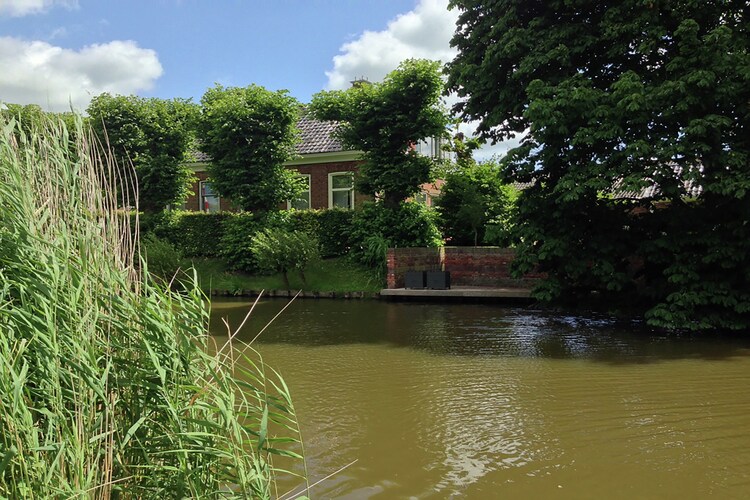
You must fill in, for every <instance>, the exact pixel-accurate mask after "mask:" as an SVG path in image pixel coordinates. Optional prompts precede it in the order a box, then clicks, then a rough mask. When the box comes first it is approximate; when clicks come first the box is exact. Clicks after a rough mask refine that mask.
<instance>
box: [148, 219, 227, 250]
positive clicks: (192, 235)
mask: <svg viewBox="0 0 750 500" xmlns="http://www.w3.org/2000/svg"><path fill="white" fill-rule="evenodd" d="M234 217H235V215H234V214H232V213H229V212H219V213H214V214H209V213H206V212H188V211H171V212H169V213H167V214H164V215H160V216H158V217H157V219H158V220H157V221H156V225H155V226H154V227H153V229H152V231H153V232H154V234H155V235H156V236H158V237H160V238H162V239H165V240H167V241H169V242H170V243H172V245H174V246H175V248H176V249H177V250H178V251H179V252H180V253H182V254H183V255H184V256H186V257H216V256H218V255H220V254H221V251H222V249H221V246H220V245H219V242H220V241H221V239H222V238H223V237H224V234H225V233H226V231H225V224H227V221H228V220H230V219H233V218H234ZM147 222H148V219H147ZM141 227H142V228H143V227H144V226H143V224H142V225H141Z"/></svg>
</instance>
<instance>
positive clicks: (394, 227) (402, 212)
mask: <svg viewBox="0 0 750 500" xmlns="http://www.w3.org/2000/svg"><path fill="white" fill-rule="evenodd" d="M376 236H378V237H380V238H382V240H383V241H385V243H386V245H387V247H400V248H404V247H436V246H440V245H441V244H442V242H443V240H442V238H441V235H440V231H439V230H438V227H437V224H436V214H435V212H433V211H432V210H430V209H429V208H427V207H425V206H424V205H421V204H419V203H414V202H402V203H401V204H399V206H398V207H397V208H389V207H386V206H385V205H383V204H382V203H366V204H365V205H363V206H362V208H361V209H360V210H358V211H356V213H355V214H354V219H353V221H352V236H351V241H352V250H351V251H352V254H353V255H354V256H355V258H357V259H358V260H360V261H361V262H363V263H368V260H371V257H370V256H368V254H372V252H371V251H369V250H368V247H372V245H373V244H374V243H373V242H374V240H373V239H372V238H373V237H376ZM378 244H379V245H380V243H378Z"/></svg>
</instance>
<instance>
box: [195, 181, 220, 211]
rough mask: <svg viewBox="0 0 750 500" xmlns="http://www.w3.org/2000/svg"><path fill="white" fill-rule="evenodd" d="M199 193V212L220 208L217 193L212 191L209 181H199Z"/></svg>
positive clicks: (218, 209)
mask: <svg viewBox="0 0 750 500" xmlns="http://www.w3.org/2000/svg"><path fill="white" fill-rule="evenodd" d="M200 194H201V196H200V210H201V212H218V211H220V210H221V206H220V202H219V195H218V194H217V193H216V191H214V188H213V186H212V185H211V183H210V182H208V181H201V183H200Z"/></svg>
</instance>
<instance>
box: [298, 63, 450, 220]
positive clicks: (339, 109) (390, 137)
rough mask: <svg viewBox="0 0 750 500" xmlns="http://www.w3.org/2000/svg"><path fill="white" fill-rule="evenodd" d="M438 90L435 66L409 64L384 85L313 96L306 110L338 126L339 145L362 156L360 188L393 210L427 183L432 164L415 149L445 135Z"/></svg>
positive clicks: (366, 84)
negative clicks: (340, 143) (380, 198)
mask: <svg viewBox="0 0 750 500" xmlns="http://www.w3.org/2000/svg"><path fill="white" fill-rule="evenodd" d="M442 90H443V81H442V78H441V75H440V64H439V63H438V62H435V61H427V60H419V59H410V60H407V61H404V62H403V63H401V65H399V67H398V68H397V69H396V70H394V71H393V72H391V73H390V74H388V76H386V77H385V79H384V80H383V81H382V82H379V83H369V82H362V83H359V84H355V85H354V86H353V87H351V88H349V89H347V90H336V91H330V92H321V93H319V94H316V95H315V96H313V100H312V103H311V105H310V110H311V112H312V113H313V114H314V116H315V117H316V118H318V119H319V120H335V121H339V122H341V124H340V127H339V129H338V137H339V138H340V139H341V141H342V143H343V144H344V145H345V146H347V147H349V148H352V149H357V150H360V151H362V152H363V157H362V159H363V160H364V164H363V165H362V166H361V167H360V172H359V174H360V177H359V182H358V189H359V190H360V191H362V192H365V193H369V194H375V193H378V194H382V195H383V197H384V200H385V203H386V205H388V206H391V207H395V206H397V205H398V204H399V202H401V201H403V200H404V199H405V198H407V197H409V196H411V195H413V194H415V193H416V192H417V191H418V190H419V186H420V185H422V184H424V183H425V182H428V181H429V180H430V174H431V169H432V166H433V161H432V159H431V158H430V157H427V156H422V155H418V154H417V152H416V149H415V146H416V145H417V144H418V143H419V142H420V141H422V140H424V139H427V138H432V137H442V136H443V135H444V134H445V131H446V125H447V123H448V121H447V115H446V113H445V111H444V109H443V108H442V106H441V105H440V96H441V93H442Z"/></svg>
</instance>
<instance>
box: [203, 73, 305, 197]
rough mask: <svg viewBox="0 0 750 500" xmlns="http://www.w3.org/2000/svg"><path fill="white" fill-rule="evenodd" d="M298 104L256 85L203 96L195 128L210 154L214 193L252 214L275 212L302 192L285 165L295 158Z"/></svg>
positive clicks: (219, 88) (283, 94)
mask: <svg viewBox="0 0 750 500" xmlns="http://www.w3.org/2000/svg"><path fill="white" fill-rule="evenodd" d="M298 116H299V103H298V102H297V100H296V99H294V98H293V97H291V96H289V95H288V94H287V91H285V90H280V91H277V92H272V91H269V90H266V89H265V88H263V87H260V86H258V85H250V86H249V87H244V88H239V87H227V88H225V87H222V86H221V85H217V86H215V87H213V88H210V89H208V90H207V91H206V93H205V94H203V98H202V99H201V118H200V121H199V124H198V130H199V132H200V137H201V149H202V150H203V151H204V152H206V153H208V154H209V155H210V156H211V163H210V164H209V168H208V172H209V175H210V177H211V183H212V185H213V186H214V187H215V188H216V190H217V191H218V193H219V194H220V195H221V196H223V197H227V198H229V199H230V200H231V201H232V203H233V204H234V205H235V206H237V207H239V208H242V209H243V210H249V211H254V212H266V211H272V210H277V209H278V206H279V204H280V203H282V202H284V201H285V200H292V199H295V198H296V197H297V195H298V194H299V193H300V192H301V189H302V186H301V184H300V178H299V176H297V175H296V174H295V173H294V172H292V171H291V170H288V169H286V168H284V166H283V163H284V162H285V161H287V160H290V159H292V158H293V157H294V154H295V151H294V146H295V143H296V141H297V131H296V123H297V118H298Z"/></svg>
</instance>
